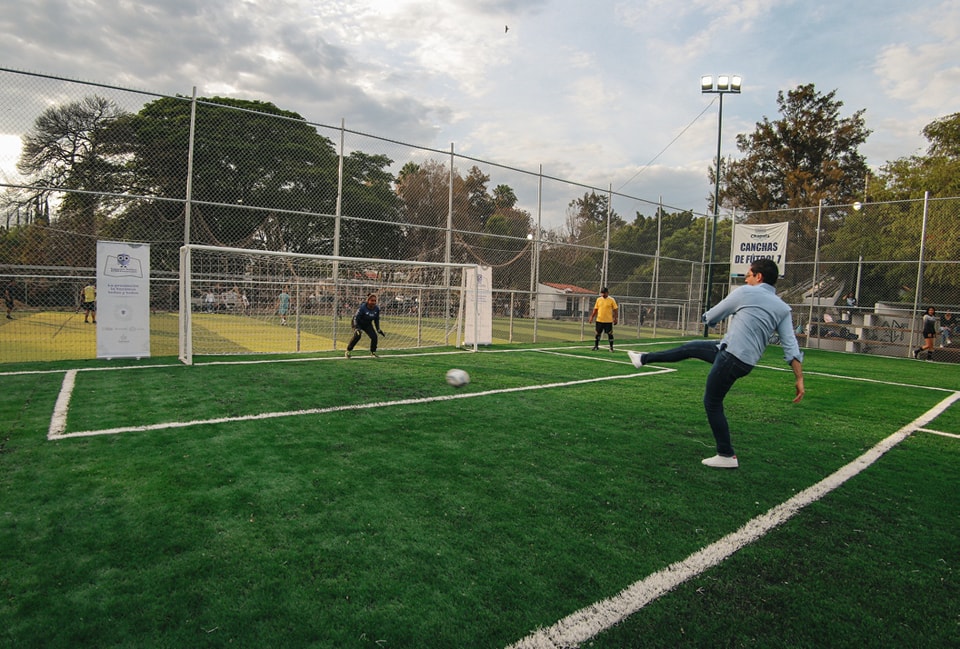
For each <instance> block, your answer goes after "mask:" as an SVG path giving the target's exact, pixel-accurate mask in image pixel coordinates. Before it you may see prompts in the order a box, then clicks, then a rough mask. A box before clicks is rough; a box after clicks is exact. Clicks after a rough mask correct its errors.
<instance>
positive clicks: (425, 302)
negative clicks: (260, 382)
mask: <svg viewBox="0 0 960 649" xmlns="http://www.w3.org/2000/svg"><path fill="white" fill-rule="evenodd" d="M470 269H473V270H475V271H478V272H479V266H478V265H477V264H453V263H451V264H446V263H438V262H419V261H402V260H390V259H364V258H356V257H335V256H332V255H308V254H300V253H285V252H271V251H264V250H248V249H243V248H223V247H217V246H205V245H197V244H191V245H187V246H183V247H181V248H180V320H179V321H180V326H179V357H180V360H181V362H183V363H185V364H187V365H190V364H193V358H194V356H195V355H227V354H238V355H239V354H293V353H299V352H323V351H332V350H342V349H345V348H346V346H347V343H348V342H349V341H350V338H351V337H352V335H353V329H352V327H351V318H352V317H353V315H354V314H355V313H356V311H357V309H358V307H359V306H360V304H362V303H363V302H365V301H366V299H367V295H368V294H370V293H375V294H377V297H378V300H379V305H380V309H381V315H380V326H381V327H382V329H383V331H384V332H385V334H386V336H385V337H383V338H382V339H381V340H380V349H381V350H389V349H408V348H419V347H439V346H448V345H454V346H457V347H460V346H461V345H462V343H463V332H464V322H463V320H464V315H463V314H465V313H466V314H479V313H480V309H479V305H478V304H473V305H465V304H464V300H465V299H472V300H474V301H478V300H480V299H481V297H480V293H479V292H478V291H468V290H467V287H466V284H465V282H466V278H467V275H468V273H467V272H466V271H468V270H470ZM465 306H467V307H472V308H466V309H465V308H464V307H465ZM472 317H474V318H477V317H478V316H477V315H473V316H472ZM474 324H476V323H474ZM472 347H473V349H474V350H476V348H477V343H476V341H475V340H474V341H473V344H472ZM368 349H369V341H368V340H366V337H364V340H361V341H360V342H359V344H358V345H357V348H356V351H357V352H358V353H359V354H364V353H369V352H368Z"/></svg>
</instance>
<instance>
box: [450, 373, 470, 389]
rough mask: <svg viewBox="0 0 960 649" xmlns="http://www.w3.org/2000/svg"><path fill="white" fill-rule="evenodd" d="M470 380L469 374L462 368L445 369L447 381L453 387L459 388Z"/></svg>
mask: <svg viewBox="0 0 960 649" xmlns="http://www.w3.org/2000/svg"><path fill="white" fill-rule="evenodd" d="M469 382H470V375H469V374H467V373H466V372H464V371H463V370H458V369H452V370H448V371H447V383H449V384H450V385H452V386H453V387H455V388H461V387H463V386H465V385H466V384H467V383H469Z"/></svg>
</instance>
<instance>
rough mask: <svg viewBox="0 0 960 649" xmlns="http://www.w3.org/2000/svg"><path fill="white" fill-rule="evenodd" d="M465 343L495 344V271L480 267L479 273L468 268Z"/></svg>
mask: <svg viewBox="0 0 960 649" xmlns="http://www.w3.org/2000/svg"><path fill="white" fill-rule="evenodd" d="M465 274H466V291H464V302H465V306H466V309H465V313H464V328H463V342H464V344H466V345H492V344H493V269H492V268H490V266H480V269H479V271H478V270H475V269H473V268H468V269H466V271H465Z"/></svg>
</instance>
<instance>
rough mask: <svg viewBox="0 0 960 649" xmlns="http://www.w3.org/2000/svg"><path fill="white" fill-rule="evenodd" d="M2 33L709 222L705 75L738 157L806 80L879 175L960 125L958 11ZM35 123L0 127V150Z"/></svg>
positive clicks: (831, 9) (175, 10)
mask: <svg viewBox="0 0 960 649" xmlns="http://www.w3.org/2000/svg"><path fill="white" fill-rule="evenodd" d="M0 28H2V32H3V34H4V38H3V39H0V67H4V68H9V69H13V70H19V71H26V72H37V73H42V74H46V75H53V76H58V77H66V78H69V79H75V80H81V81H91V82H95V83H101V84H108V85H116V86H120V87H124V88H131V89H136V90H146V91H149V92H153V93H158V94H165V95H175V94H182V95H188V96H189V95H190V94H191V93H192V89H193V88H194V87H196V89H197V93H198V95H199V96H201V97H203V96H206V97H212V96H229V97H237V98H243V99H257V100H264V101H270V102H272V103H274V104H275V105H277V106H279V107H280V108H283V109H285V110H292V111H296V112H297V113H299V114H300V115H301V116H303V117H304V118H305V119H307V120H308V121H310V122H314V123H320V124H332V125H339V124H340V123H341V120H343V121H344V123H345V124H346V126H347V128H349V129H351V130H356V131H361V132H364V133H369V134H373V135H378V136H382V137H386V138H391V139H394V140H397V141H400V142H404V143H408V144H415V145H420V146H424V147H429V148H435V149H438V150H443V151H449V149H450V145H451V144H453V145H454V147H455V150H456V152H457V153H460V154H464V155H467V156H471V157H474V158H478V159H481V160H486V161H490V162H496V163H498V164H501V165H505V166H509V167H513V168H516V169H522V170H527V171H531V172H537V171H538V170H540V169H542V171H543V173H544V174H546V175H548V176H552V177H554V178H563V179H568V180H573V181H576V182H578V183H583V184H586V185H590V186H595V187H600V188H608V187H609V188H611V189H612V190H613V191H615V192H622V193H624V194H628V195H630V196H633V197H637V198H641V199H644V200H648V201H651V202H653V203H656V202H658V201H662V202H663V203H664V204H665V205H666V206H667V207H668V208H669V207H673V208H678V209H691V210H693V211H694V212H697V213H706V212H708V211H709V209H710V207H709V205H710V201H709V199H710V196H711V195H712V191H713V188H712V185H711V184H710V182H709V179H708V176H707V173H708V167H709V166H710V165H711V164H712V163H713V162H714V161H715V159H716V151H717V135H718V113H719V107H718V101H717V100H718V96H717V95H706V94H702V93H701V92H700V77H701V76H702V75H705V74H713V75H717V74H738V75H741V76H742V78H743V91H742V93H741V94H739V95H725V96H724V99H723V122H722V129H721V138H722V139H721V142H722V144H721V146H722V154H723V156H724V157H727V156H733V157H734V158H736V157H738V151H737V150H736V143H735V137H736V135H737V134H739V133H750V132H753V130H754V129H755V126H756V124H757V123H758V122H761V121H763V119H764V118H767V119H770V120H775V119H778V118H779V117H780V114H779V112H778V107H777V95H778V92H783V93H786V92H788V91H789V90H792V89H794V88H796V87H797V86H799V85H803V84H808V83H813V84H814V85H815V86H816V88H817V90H818V91H820V92H823V93H826V92H830V91H834V90H835V91H836V99H838V100H840V101H842V102H843V104H844V105H843V109H842V110H841V117H849V116H851V115H852V114H853V113H854V112H855V111H857V110H861V109H863V110H864V111H865V112H864V119H865V121H866V126H867V128H868V129H870V130H871V131H872V134H871V135H870V137H869V138H868V140H867V143H866V144H865V145H864V146H863V147H861V149H860V151H861V153H862V154H863V155H865V156H866V158H867V163H868V165H870V166H871V167H872V168H874V169H879V168H880V167H881V166H882V165H883V164H885V163H886V162H889V161H892V160H896V159H898V158H901V157H905V156H909V155H914V154H918V153H923V152H924V151H925V149H926V145H927V141H926V140H925V139H924V138H923V136H922V133H921V130H922V129H923V127H924V126H926V125H927V124H929V123H930V122H931V121H933V120H935V119H937V118H940V117H944V116H946V115H949V114H952V113H954V112H957V111H960V3H957V2H955V1H954V0H946V1H939V0H916V1H914V2H903V1H902V0H830V1H828V2H822V1H820V0H709V1H707V0H633V1H627V0H580V1H577V0H443V1H427V0H312V1H310V0H202V1H199V0H136V1H133V0H32V1H31V2H27V3H19V4H17V6H16V8H15V10H8V11H3V12H0ZM3 92H4V89H3V88H0V105H3V103H5V102H4V101H3V99H2V94H3ZM34 114H35V113H34ZM28 127H29V124H28V125H26V126H20V127H15V126H14V125H13V124H12V122H11V120H5V119H4V117H3V116H2V115H0V149H3V150H4V151H9V150H10V148H11V147H13V148H18V147H19V135H20V134H21V133H22V131H20V132H17V129H18V128H28ZM8 159H9V154H8V153H4V152H0V160H8ZM461 171H465V170H461ZM497 184H499V181H498V178H496V177H493V178H492V181H491V189H492V187H493V186H496V185H497ZM508 184H509V182H508ZM530 202H531V197H530V196H529V195H528V194H527V193H525V194H524V195H523V196H521V205H520V207H522V208H524V209H528V210H535V209H536V206H535V205H531V204H530ZM668 211H672V210H668ZM652 213H653V211H652V209H651V210H650V211H648V212H647V215H650V214H652ZM621 216H624V217H626V218H627V220H628V221H629V220H632V216H633V215H621ZM554 218H556V217H554ZM543 225H544V226H545V227H550V226H556V225H558V223H544V224H543Z"/></svg>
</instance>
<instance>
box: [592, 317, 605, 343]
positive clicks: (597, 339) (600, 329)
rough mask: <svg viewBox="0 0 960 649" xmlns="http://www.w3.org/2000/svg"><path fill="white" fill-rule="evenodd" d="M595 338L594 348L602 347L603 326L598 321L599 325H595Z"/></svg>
mask: <svg viewBox="0 0 960 649" xmlns="http://www.w3.org/2000/svg"><path fill="white" fill-rule="evenodd" d="M593 331H594V334H595V335H594V338H593V348H594V349H600V334H601V333H603V327H601V326H600V323H599V322H598V323H597V326H596V327H594V329H593Z"/></svg>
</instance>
